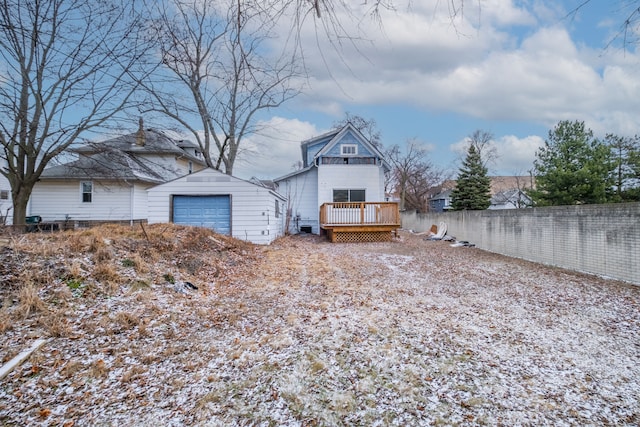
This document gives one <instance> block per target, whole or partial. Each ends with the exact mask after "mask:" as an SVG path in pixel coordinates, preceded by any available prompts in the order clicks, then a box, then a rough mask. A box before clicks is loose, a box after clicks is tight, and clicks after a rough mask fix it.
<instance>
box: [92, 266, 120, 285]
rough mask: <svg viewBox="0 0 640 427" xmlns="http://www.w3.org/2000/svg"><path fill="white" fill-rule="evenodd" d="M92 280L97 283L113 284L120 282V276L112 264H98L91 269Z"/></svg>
mask: <svg viewBox="0 0 640 427" xmlns="http://www.w3.org/2000/svg"><path fill="white" fill-rule="evenodd" d="M93 278H94V279H96V280H97V281H99V282H105V283H113V282H118V281H120V274H119V273H118V270H117V268H116V267H115V265H113V264H112V263H110V262H100V263H99V264H96V266H95V267H94V268H93Z"/></svg>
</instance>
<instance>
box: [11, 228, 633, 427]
mask: <svg viewBox="0 0 640 427" xmlns="http://www.w3.org/2000/svg"><path fill="white" fill-rule="evenodd" d="M255 251H256V253H255V256H254V257H251V258H249V257H247V258H246V265H245V267H246V268H245V269H240V270H238V271H235V272H234V274H233V275H232V276H230V277H229V278H228V280H226V281H224V284H223V281H222V280H221V279H220V277H221V276H220V274H221V273H218V276H217V278H211V277H209V278H207V276H202V275H201V276H198V278H196V279H198V280H200V281H199V282H197V283H198V284H199V290H197V291H193V292H191V293H188V292H176V288H175V286H173V287H172V286H168V285H160V284H157V285H153V286H152V287H151V288H150V289H144V290H137V291H132V290H128V291H127V292H121V293H119V294H117V295H113V296H111V297H109V298H97V299H96V300H94V301H81V299H77V298H76V299H71V300H70V301H69V307H70V309H69V310H70V312H73V313H75V316H77V317H76V318H74V319H73V320H70V322H71V324H72V325H71V328H72V332H70V333H69V334H66V335H67V336H64V334H63V336H59V337H54V338H52V340H51V341H50V342H49V343H48V344H47V345H45V347H43V349H42V350H40V351H38V352H37V354H34V356H33V357H32V358H31V359H30V360H29V361H27V362H26V363H25V364H23V365H22V366H21V367H20V368H19V369H17V370H16V371H14V372H13V373H12V374H11V375H10V376H8V377H7V378H5V379H4V380H1V381H0V425H27V424H29V425H38V424H40V425H50V424H55V425H68V426H70V425H74V424H75V425H175V426H178V425H203V426H204V425H212V426H217V425H220V426H222V425H284V426H288V425H290V426H314V425H331V426H333V425H367V426H368V425H398V426H412V425H415V426H419V425H438V424H441V425H505V426H507V425H508V426H513V425H553V426H562V425H575V426H584V425H617V426H619V425H630V426H631V425H638V424H640V363H639V362H640V333H639V332H640V305H639V303H640V287H637V286H633V285H627V284H623V283H619V282H614V281H608V280H604V279H600V278H597V277H593V276H588V275H583V274H579V273H572V272H567V271H563V270H560V269H556V268H550V267H545V266H541V265H537V264H533V263H529V262H525V261H521V260H516V259H511V258H506V257H503V256H499V255H495V254H490V253H487V252H484V251H481V250H479V249H476V248H465V247H462V248H453V247H451V246H450V245H449V244H448V243H446V242H431V241H425V240H424V239H423V238H422V237H420V236H416V235H411V234H408V233H401V234H400V238H399V239H397V240H395V241H393V242H390V243H369V244H330V243H328V242H326V241H324V240H322V239H320V238H319V237H317V236H293V237H287V238H284V239H280V240H278V241H276V242H275V243H274V244H272V245H271V246H268V247H260V248H256V249H255ZM205 256H207V254H205ZM209 256H210V255H209ZM162 268H164V267H162ZM194 280H195V279H194ZM121 313H129V314H130V315H131V319H129V321H128V323H127V322H126V321H125V320H126V319H124V318H125V317H126V316H125V315H124V314H121ZM118 316H120V317H118ZM136 319H137V320H136ZM110 322H111V323H110ZM118 325H119V326H118ZM116 326H117V327H116ZM39 328H40V329H39ZM42 328H43V326H42V325H39V324H37V322H34V321H31V322H29V321H25V322H24V324H20V325H14V327H13V328H11V329H10V330H8V331H6V332H5V333H4V337H5V339H7V340H13V341H14V342H16V343H19V344H20V345H27V344H28V340H26V338H25V337H37V336H46V333H45V332H42V331H44V330H45V329H42ZM29 334H30V335H29ZM5 350H6V347H5ZM0 355H2V354H1V353H0ZM65 423H66V424H65Z"/></svg>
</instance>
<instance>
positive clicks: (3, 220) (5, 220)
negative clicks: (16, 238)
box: [0, 158, 13, 225]
mask: <svg viewBox="0 0 640 427" xmlns="http://www.w3.org/2000/svg"><path fill="white" fill-rule="evenodd" d="M7 165H8V163H7V160H6V159H2V158H0V168H3V169H5V168H6V167H7ZM11 209H13V201H12V199H11V185H10V184H9V180H7V178H5V176H4V175H2V174H0V225H3V224H5V225H11V224H13V215H12V211H11Z"/></svg>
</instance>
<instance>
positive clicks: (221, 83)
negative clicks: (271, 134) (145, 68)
mask: <svg viewBox="0 0 640 427" xmlns="http://www.w3.org/2000/svg"><path fill="white" fill-rule="evenodd" d="M223 3H224V5H223V6H224V7H221V6H220V4H213V3H211V2H197V1H193V2H185V1H181V0H173V1H170V2H169V4H168V5H167V4H166V3H162V2H161V3H158V5H156V7H157V9H156V10H155V13H157V14H158V16H159V18H158V19H157V20H156V21H155V23H154V30H155V33H156V34H157V35H158V39H159V40H160V42H161V52H160V53H161V58H162V64H163V65H164V66H165V67H166V70H168V75H167V76H165V77H166V78H164V79H163V80H162V81H161V82H160V83H161V84H164V85H166V84H167V83H169V84H170V85H173V86H174V87H176V88H177V89H178V91H184V89H186V90H187V91H186V93H187V95H186V96H183V95H181V94H180V92H178V93H174V94H167V93H166V92H165V91H163V90H162V89H161V88H160V84H159V82H158V81H155V82H148V83H146V86H147V89H148V91H149V93H150V94H151V96H152V97H153V99H154V103H155V105H156V106H155V107H154V109H155V110H156V111H160V112H161V113H163V114H165V115H167V116H169V117H171V118H172V119H174V120H176V121H177V122H178V123H180V124H181V125H182V126H184V127H185V128H186V129H187V130H188V131H189V132H190V133H191V134H193V137H194V138H195V140H196V141H197V143H198V144H199V146H200V148H201V150H202V152H203V153H204V155H205V160H206V162H207V165H208V166H209V167H212V168H215V169H218V170H221V169H222V167H223V166H224V172H225V173H227V174H229V175H231V174H232V173H233V166H234V164H235V161H236V158H237V156H238V153H239V151H240V148H241V144H242V140H243V138H244V137H246V136H247V135H249V134H251V133H254V132H255V131H256V130H257V129H256V127H255V123H256V115H257V113H259V112H260V111H263V110H267V109H270V108H276V107H278V106H280V105H282V104H283V103H284V102H286V101H288V100H289V99H291V98H293V97H294V96H296V95H297V94H298V93H299V90H298V88H297V87H295V86H294V81H295V77H298V76H299V75H300V73H299V69H298V67H297V62H296V60H295V56H290V55H288V54H287V53H286V52H282V53H281V54H280V56H273V52H272V51H270V50H269V48H268V43H267V42H268V40H269V38H270V37H272V36H273V34H272V32H273V30H274V28H275V21H273V20H272V16H271V15H269V14H267V13H266V12H265V9H264V5H257V4H253V3H252V2H243V1H240V0H228V2H226V3H225V2H223ZM161 5H162V6H161ZM216 6H217V7H216Z"/></svg>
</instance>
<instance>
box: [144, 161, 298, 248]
mask: <svg viewBox="0 0 640 427" xmlns="http://www.w3.org/2000/svg"><path fill="white" fill-rule="evenodd" d="M147 191H148V221H149V223H150V224H153V223H159V222H173V223H175V224H183V225H193V226H198V227H207V228H210V229H212V230H214V231H216V232H217V233H220V234H226V235H229V236H233V237H235V238H237V239H242V240H247V241H250V242H253V243H257V244H269V243H271V242H272V241H273V240H275V239H276V238H278V237H280V236H282V235H283V234H284V221H285V215H284V210H285V206H286V203H285V202H286V199H285V198H284V197H282V196H281V195H280V194H278V193H276V192H275V191H273V190H271V189H269V188H266V187H263V186H260V185H257V184H254V183H251V182H249V181H245V180H242V179H239V178H235V177H232V176H229V175H225V174H223V173H221V172H219V171H217V170H215V169H203V170H201V171H199V172H196V173H193V174H190V175H186V176H183V177H181V178H178V179H175V180H173V181H169V182H166V183H164V184H160V185H157V186H155V187H152V188H150V189H149V190H147Z"/></svg>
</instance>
